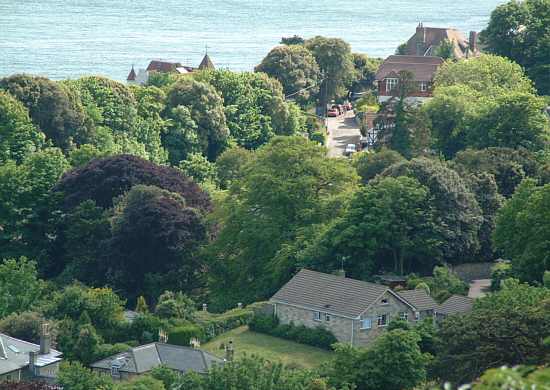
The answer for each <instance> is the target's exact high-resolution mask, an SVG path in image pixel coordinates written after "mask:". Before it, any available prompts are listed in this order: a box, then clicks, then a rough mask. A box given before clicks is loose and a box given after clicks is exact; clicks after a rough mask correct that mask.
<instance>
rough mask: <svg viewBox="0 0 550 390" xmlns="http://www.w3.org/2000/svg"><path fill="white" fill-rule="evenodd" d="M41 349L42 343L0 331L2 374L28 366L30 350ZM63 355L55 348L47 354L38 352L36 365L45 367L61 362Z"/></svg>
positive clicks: (0, 371)
mask: <svg viewBox="0 0 550 390" xmlns="http://www.w3.org/2000/svg"><path fill="white" fill-rule="evenodd" d="M39 351H40V345H37V344H33V343H29V342H27V341H23V340H19V339H16V338H14V337H10V336H8V335H6V334H3V333H0V375H2V374H5V373H8V372H11V371H15V370H19V369H23V368H25V367H27V366H28V365H29V352H37V353H38V352H39ZM61 355H62V354H61V352H59V351H56V350H55V349H50V352H49V353H47V354H37V356H36V363H35V366H38V367H44V366H47V365H50V364H52V363H56V362H59V361H60V360H61Z"/></svg>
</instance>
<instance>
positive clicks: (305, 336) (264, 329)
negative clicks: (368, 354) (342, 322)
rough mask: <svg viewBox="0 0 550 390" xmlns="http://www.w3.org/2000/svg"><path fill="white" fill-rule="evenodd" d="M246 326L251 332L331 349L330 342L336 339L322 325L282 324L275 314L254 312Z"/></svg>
mask: <svg viewBox="0 0 550 390" xmlns="http://www.w3.org/2000/svg"><path fill="white" fill-rule="evenodd" d="M248 327H249V329H250V330H252V331H253V332H259V333H265V334H268V335H271V336H275V337H279V338H282V339H286V340H291V341H296V342H297V343H301V344H307V345H311V346H314V347H318V348H323V349H328V350H330V349H332V344H334V343H336V342H337V341H338V340H336V337H335V336H334V334H332V332H331V331H329V330H327V329H325V328H323V327H317V328H307V327H305V326H304V325H298V326H296V325H294V324H293V323H290V324H285V325H283V324H280V323H279V319H278V318H277V317H275V316H266V315H261V314H256V315H255V316H254V318H253V319H252V321H250V323H249V324H248Z"/></svg>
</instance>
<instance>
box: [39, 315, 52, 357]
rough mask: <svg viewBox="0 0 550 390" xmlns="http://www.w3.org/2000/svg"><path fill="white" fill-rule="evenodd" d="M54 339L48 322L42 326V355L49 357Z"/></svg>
mask: <svg viewBox="0 0 550 390" xmlns="http://www.w3.org/2000/svg"><path fill="white" fill-rule="evenodd" d="M51 344H52V338H51V335H50V324H48V323H47V322H45V323H43V324H42V327H41V332H40V354H41V355H47V354H49V353H50V348H51Z"/></svg>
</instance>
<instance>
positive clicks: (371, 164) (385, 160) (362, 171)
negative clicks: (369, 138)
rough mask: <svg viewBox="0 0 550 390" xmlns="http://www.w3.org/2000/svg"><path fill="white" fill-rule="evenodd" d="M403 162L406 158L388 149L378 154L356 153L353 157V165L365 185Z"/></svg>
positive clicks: (368, 152)
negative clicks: (387, 169)
mask: <svg viewBox="0 0 550 390" xmlns="http://www.w3.org/2000/svg"><path fill="white" fill-rule="evenodd" d="M403 161H405V158H404V157H403V156H401V155H400V154H399V153H398V152H396V151H394V150H391V149H386V148H382V149H380V150H379V151H376V152H371V151H366V152H362V153H356V154H355V156H353V165H354V166H355V169H357V173H358V174H359V176H361V179H362V181H363V184H367V183H368V182H369V181H370V180H372V179H374V178H375V177H376V176H377V175H379V174H380V173H382V172H383V171H384V170H385V169H386V168H388V167H390V166H392V165H393V164H396V163H399V162H403Z"/></svg>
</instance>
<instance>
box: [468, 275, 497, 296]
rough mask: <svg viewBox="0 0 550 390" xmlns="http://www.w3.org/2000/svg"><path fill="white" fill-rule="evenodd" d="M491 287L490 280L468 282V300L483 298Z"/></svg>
mask: <svg viewBox="0 0 550 390" xmlns="http://www.w3.org/2000/svg"><path fill="white" fill-rule="evenodd" d="M490 287H491V279H477V280H472V281H471V282H470V291H468V296H469V297H470V298H481V297H484V296H485V294H486V293H485V292H486V291H488V290H489V288H490Z"/></svg>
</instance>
